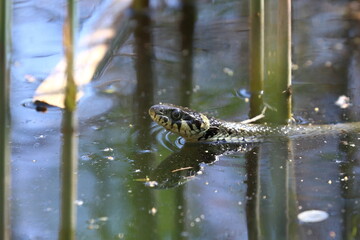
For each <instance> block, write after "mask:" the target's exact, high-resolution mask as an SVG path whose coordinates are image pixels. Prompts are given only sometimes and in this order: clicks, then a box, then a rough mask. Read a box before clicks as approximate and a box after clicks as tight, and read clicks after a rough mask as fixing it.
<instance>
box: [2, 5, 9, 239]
mask: <svg viewBox="0 0 360 240" xmlns="http://www.w3.org/2000/svg"><path fill="white" fill-rule="evenodd" d="M10 27H11V1H10V0H3V1H0V43H1V44H2V46H1V47H0V65H1V66H0V188H1V190H0V207H1V209H0V213H1V214H0V226H1V227H0V239H4V240H9V239H11V232H10V229H11V228H10V200H9V199H10V185H11V168H10V146H9V142H10V139H9V130H10V111H9V90H10V73H9V72H10V54H9V52H10V42H11V39H10Z"/></svg>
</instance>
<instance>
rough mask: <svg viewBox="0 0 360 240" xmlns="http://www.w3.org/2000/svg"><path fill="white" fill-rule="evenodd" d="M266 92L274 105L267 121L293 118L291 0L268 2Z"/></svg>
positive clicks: (282, 120) (277, 121)
mask: <svg viewBox="0 0 360 240" xmlns="http://www.w3.org/2000/svg"><path fill="white" fill-rule="evenodd" d="M265 18H266V21H265V22H266V24H265V46H266V47H265V48H266V49H265V52H266V54H265V66H266V69H265V74H266V75H265V95H266V96H264V98H266V103H267V104H268V105H269V106H270V107H271V108H272V111H268V112H267V114H266V115H267V119H266V120H267V121H269V122H273V123H278V124H286V123H287V122H288V120H289V119H290V118H291V88H290V86H291V1H290V0H269V1H266V4H265Z"/></svg>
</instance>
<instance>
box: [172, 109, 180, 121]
mask: <svg viewBox="0 0 360 240" xmlns="http://www.w3.org/2000/svg"><path fill="white" fill-rule="evenodd" d="M181 115H182V114H181V111H180V110H178V109H175V110H173V111H172V112H171V117H172V119H173V120H175V121H177V120H179V119H180V118H181Z"/></svg>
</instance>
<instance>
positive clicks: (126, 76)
mask: <svg viewBox="0 0 360 240" xmlns="http://www.w3.org/2000/svg"><path fill="white" fill-rule="evenodd" d="M169 2H171V6H170V7H164V6H162V5H161V4H159V5H157V6H156V7H154V10H153V12H152V13H151V14H150V15H149V16H148V17H150V19H149V18H147V17H145V18H141V19H137V20H132V24H130V25H131V27H132V29H133V31H132V32H130V34H129V36H128V37H127V38H126V41H125V43H124V44H123V45H121V46H120V47H119V49H118V50H117V51H116V52H115V53H114V54H113V58H112V59H111V61H110V62H109V63H108V65H107V67H106V69H105V70H104V71H103V73H102V75H101V76H100V77H98V78H96V79H95V80H94V81H93V82H92V83H91V84H90V86H89V87H88V88H89V89H88V90H87V94H86V95H85V97H84V98H82V99H81V100H80V102H79V105H78V114H77V115H78V120H79V134H78V139H79V149H78V151H79V160H78V164H79V168H78V173H77V176H78V197H77V199H78V200H77V205H78V208H77V229H76V235H77V239H277V240H279V239H359V238H360V235H359V227H360V220H359V219H360V217H359V216H360V215H359V214H360V202H359V201H360V191H359V190H360V189H359V186H360V180H359V177H360V155H359V154H360V152H359V150H358V146H359V143H360V141H359V139H360V136H359V134H357V133H354V134H347V135H344V134H342V135H334V134H329V135H321V136H311V137H304V138H301V139H274V140H273V141H271V140H269V141H266V142H264V143H259V144H256V145H255V144H254V145H247V146H244V145H217V146H214V145H211V144H210V145H209V144H208V145H206V144H203V145H201V144H195V145H194V144H184V141H183V140H182V139H180V138H178V137H177V136H175V135H173V134H169V133H167V132H166V131H165V130H163V129H162V128H160V127H158V126H156V124H155V123H152V122H151V119H150V118H149V116H148V112H147V111H148V108H149V107H150V106H151V105H153V104H157V103H159V102H169V103H174V104H179V105H186V106H190V107H191V108H193V109H196V110H199V111H202V112H207V113H209V114H211V115H213V116H216V117H218V118H221V119H225V120H231V121H240V120H243V119H247V118H248V112H249V103H248V102H247V98H246V97H247V92H248V91H247V89H248V77H249V71H248V68H249V62H248V59H249V50H248V48H249V42H248V37H249V31H248V8H249V6H248V1H231V0H228V1H199V2H198V5H197V7H196V8H191V7H189V8H187V9H184V10H183V11H184V12H185V13H186V14H185V15H181V9H180V8H178V7H177V6H176V4H175V3H176V2H175V1H169ZM99 4H101V1H95V0H94V1H81V2H80V6H81V11H80V18H81V20H82V21H86V20H87V19H89V18H91V16H92V14H93V12H94V11H96V8H97V6H98V5H99ZM293 4H294V6H293V63H294V71H293V99H294V104H293V112H294V116H295V117H296V118H299V119H303V120H304V121H305V122H310V123H336V122H344V121H357V120H359V117H358V114H359V106H360V102H359V97H358V96H359V94H358V93H359V92H360V86H359V84H358V82H359V79H358V78H359V76H360V74H359V71H360V68H359V66H360V65H359V60H360V58H359V57H360V55H359V48H358V45H357V44H358V43H359V37H358V36H359V35H358V31H359V27H358V24H357V22H356V20H354V19H352V18H351V17H349V16H350V15H351V14H350V13H349V7H350V5H349V1H341V0H340V1H336V2H335V1H330V0H327V1H326V0H320V1H316V2H315V1H310V0H303V1H293ZM64 6H65V5H64V3H58V2H56V1H54V2H53V3H49V2H48V1H35V0H32V1H15V3H14V9H13V10H14V16H13V20H14V24H13V28H12V34H13V46H12V53H11V54H12V69H11V72H12V75H11V88H12V89H11V106H10V108H11V136H12V139H11V152H12V154H11V159H12V161H11V164H12V189H11V191H12V195H11V227H12V235H13V239H21V240H26V239H31V240H32V239H37V240H39V239H57V235H58V231H59V224H60V199H61V195H60V187H61V186H60V182H61V181H60V169H61V164H60V161H61V160H60V159H61V147H62V141H61V139H62V136H61V130H60V126H61V117H62V112H61V111H59V110H52V111H48V112H46V113H39V112H36V111H34V110H33V109H29V108H24V107H23V106H22V103H23V101H24V100H26V99H29V98H31V97H32V96H33V94H34V92H35V90H36V88H37V86H38V85H39V84H40V83H41V81H42V80H43V79H44V78H45V77H46V76H47V75H48V74H49V73H50V71H51V69H52V68H53V67H54V66H55V65H56V63H57V62H58V61H59V60H60V58H61V56H62V24H63V20H64V15H65V7H64ZM351 7H352V9H356V7H357V5H356V4H355V3H354V4H352V5H351ZM182 16H185V17H182ZM150 20H151V21H150ZM136 21H137V22H136ZM136 23H137V24H136ZM44 33H45V34H44ZM341 95H346V96H349V97H350V99H351V103H352V105H351V106H350V107H349V108H346V109H341V108H340V107H339V106H337V105H335V102H336V100H337V99H338V97H339V96H341ZM310 210H317V211H310ZM300 214H301V215H300Z"/></svg>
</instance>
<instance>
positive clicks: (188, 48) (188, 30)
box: [180, 0, 196, 106]
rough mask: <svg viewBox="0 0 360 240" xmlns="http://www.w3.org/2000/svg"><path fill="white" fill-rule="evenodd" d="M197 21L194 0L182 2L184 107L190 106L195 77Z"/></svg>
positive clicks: (182, 93)
mask: <svg viewBox="0 0 360 240" xmlns="http://www.w3.org/2000/svg"><path fill="white" fill-rule="evenodd" d="M195 21H196V6H195V4H194V2H193V1H192V0H190V1H189V0H184V1H182V19H181V21H180V34H181V54H182V58H181V74H180V87H181V89H180V93H181V96H180V97H181V102H180V105H182V106H190V102H191V95H192V77H193V76H192V75H193V41H194V39H193V37H194V30H195Z"/></svg>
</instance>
